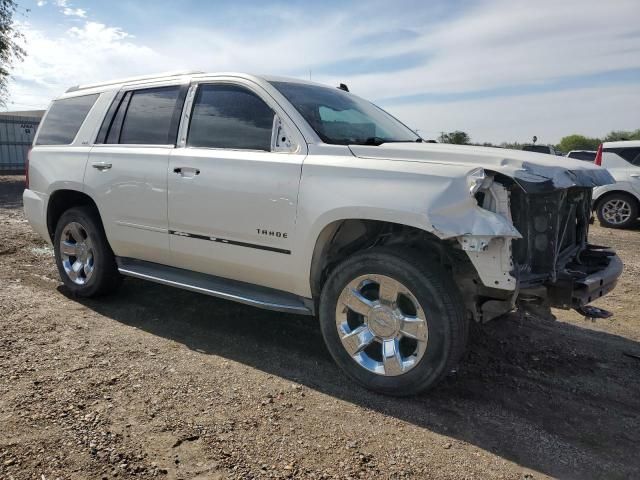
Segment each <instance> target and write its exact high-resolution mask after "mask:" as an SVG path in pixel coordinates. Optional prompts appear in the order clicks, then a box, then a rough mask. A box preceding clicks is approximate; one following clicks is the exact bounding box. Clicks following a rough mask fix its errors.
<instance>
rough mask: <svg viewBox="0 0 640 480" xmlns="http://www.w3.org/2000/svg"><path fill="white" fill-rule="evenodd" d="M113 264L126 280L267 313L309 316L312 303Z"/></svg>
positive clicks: (199, 276)
mask: <svg viewBox="0 0 640 480" xmlns="http://www.w3.org/2000/svg"><path fill="white" fill-rule="evenodd" d="M116 260H117V262H118V270H119V271H120V273H121V274H122V275H127V276H129V277H136V278H141V279H143V280H150V281H152V282H156V283H162V284H163V285H170V286H172V287H177V288H182V289H184V290H190V291H192V292H198V293H204V294H205V295H211V296H212V297H218V298H224V299H225V300H232V301H234V302H239V303H244V304H246V305H251V306H253V307H258V308H264V309H267V310H276V311H278V312H287V313H297V314H300V315H313V306H312V305H313V302H312V301H311V300H310V299H306V298H302V297H298V296H297V295H294V294H292V293H287V292H282V291H280V290H274V289H271V288H266V287H261V286H259V285H252V284H250V283H245V282H238V281H237V280H229V279H226V278H221V277H215V276H213V275H207V274H205V273H198V272H192V271H190V270H183V269H181V268H175V267H168V266H166V265H160V264H158V263H151V262H145V261H143V260H135V259H133V258H123V257H118V258H117V259H116Z"/></svg>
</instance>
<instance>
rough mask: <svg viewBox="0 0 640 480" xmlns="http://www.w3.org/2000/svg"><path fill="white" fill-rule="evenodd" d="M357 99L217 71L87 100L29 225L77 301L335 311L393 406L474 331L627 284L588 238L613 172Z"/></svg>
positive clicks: (52, 157) (44, 178)
mask: <svg viewBox="0 0 640 480" xmlns="http://www.w3.org/2000/svg"><path fill="white" fill-rule="evenodd" d="M345 90H347V89H346V87H344V86H342V88H341V89H338V88H331V87H326V86H323V85H318V84H314V83H310V82H303V81H299V80H292V79H284V78H269V77H256V76H251V75H244V74H217V75H216V74H202V73H185V74H176V75H165V76H160V77H145V78H137V79H129V80H122V81H116V82H111V83H104V84H95V85H86V86H82V87H74V88H71V89H70V90H69V91H68V92H67V93H65V94H64V95H62V96H61V97H60V98H58V99H57V100H55V101H54V102H53V103H52V104H51V106H50V107H49V110H48V111H47V113H46V115H45V117H44V119H43V121H42V123H41V124H40V128H39V131H38V134H37V136H36V139H35V143H34V147H33V149H32V150H31V153H30V165H29V169H28V174H29V175H28V188H27V190H25V193H24V208H25V212H26V215H27V217H28V219H29V221H30V223H31V225H32V226H33V228H34V229H35V230H36V231H37V232H39V233H40V234H41V235H42V236H43V237H44V238H46V239H47V240H48V241H49V242H51V243H52V244H53V246H54V251H55V256H56V262H57V265H58V269H59V271H60V275H61V278H62V280H63V282H64V284H65V285H66V287H67V288H68V289H69V291H71V292H72V293H73V294H75V295H78V296H95V295H99V294H106V293H108V292H111V291H113V290H114V289H115V288H116V287H117V286H118V285H119V284H120V283H121V279H122V275H128V276H133V277H138V278H142V279H147V280H151V281H155V282H160V283H163V284H166V285H171V286H174V287H178V288H184V289H189V290H193V291H196V292H201V293H205V294H209V295H213V296H217V297H220V298H224V299H228V300H234V301H238V302H243V303H246V304H249V305H253V306H257V307H262V308H268V309H273V310H279V311H283V312H291V313H299V314H306V315H315V314H317V315H318V317H319V321H320V324H321V329H322V333H323V336H324V339H325V341H326V344H327V347H328V349H329V351H330V352H331V354H332V356H333V358H334V359H335V360H336V362H337V363H338V364H339V365H340V366H341V367H342V368H343V369H344V371H345V372H346V373H347V374H348V375H350V376H351V377H352V378H353V379H355V380H356V381H358V382H359V383H361V384H362V385H364V386H366V387H368V388H371V389H374V390H377V391H380V392H384V393H388V394H395V395H406V394H412V393H416V392H419V391H421V390H424V389H426V388H428V387H430V386H432V385H434V384H435V383H436V382H437V381H438V380H439V379H441V378H442V377H443V376H445V375H446V374H447V373H449V372H450V371H451V370H452V369H453V368H454V367H455V365H456V363H457V362H458V360H459V359H460V357H461V355H462V354H463V352H464V349H465V345H466V341H467V336H468V324H469V321H477V322H483V321H487V320H490V319H492V318H495V317H497V316H499V315H502V314H504V313H506V312H509V311H511V310H513V309H514V308H521V309H524V310H526V311H529V312H535V313H536V314H545V315H547V314H550V307H551V306H555V307H559V308H566V309H568V308H576V309H578V310H580V311H582V312H583V313H585V314H588V315H598V314H600V313H602V312H598V311H597V310H593V309H587V307H586V304H588V303H589V302H591V301H592V300H595V299H596V298H598V297H600V296H602V295H605V294H606V293H607V292H609V291H610V290H611V289H612V288H613V287H614V286H615V284H616V281H617V279H618V277H619V275H620V273H621V271H622V263H621V262H620V259H619V258H618V257H617V256H616V255H615V253H614V252H612V251H611V250H608V249H606V248H603V247H594V246H592V245H590V244H589V243H588V242H587V231H588V228H589V217H590V206H591V187H592V186H593V185H606V184H609V183H612V182H613V179H612V178H611V176H610V175H609V174H608V173H607V171H606V170H604V169H602V168H599V167H596V166H594V165H593V164H587V163H585V162H579V161H571V160H567V161H565V162H557V161H556V159H555V158H553V157H550V156H549V155H540V154H536V153H528V152H522V151H515V150H504V149H492V148H482V147H474V146H456V145H441V144H432V143H426V142H423V141H422V139H421V138H420V137H419V136H418V135H416V134H415V133H414V132H413V131H412V130H410V129H409V128H407V127H406V126H405V125H403V124H402V123H400V122H399V121H398V120H396V119H395V118H393V117H392V116H390V115H389V114H387V113H386V112H384V111H383V110H381V109H380V108H378V107H376V106H375V105H373V104H371V103H369V102H367V101H365V100H363V99H361V98H359V97H357V96H355V95H353V94H351V93H349V92H348V91H345ZM203 314H205V312H203ZM238 328H242V322H241V321H239V322H238Z"/></svg>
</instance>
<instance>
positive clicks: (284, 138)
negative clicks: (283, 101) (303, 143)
mask: <svg viewBox="0 0 640 480" xmlns="http://www.w3.org/2000/svg"><path fill="white" fill-rule="evenodd" d="M297 150H298V146H297V145H296V144H295V143H294V142H293V140H292V139H291V136H290V135H289V132H288V131H287V127H286V125H285V124H284V123H282V120H280V117H279V116H278V115H277V114H276V115H274V116H273V130H272V131H271V151H272V152H286V153H293V152H295V151H297Z"/></svg>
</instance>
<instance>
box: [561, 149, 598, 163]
mask: <svg viewBox="0 0 640 480" xmlns="http://www.w3.org/2000/svg"><path fill="white" fill-rule="evenodd" d="M567 157H569V158H575V159H576V160H584V161H585V162H593V161H595V159H596V152H595V150H571V151H570V152H569V153H567Z"/></svg>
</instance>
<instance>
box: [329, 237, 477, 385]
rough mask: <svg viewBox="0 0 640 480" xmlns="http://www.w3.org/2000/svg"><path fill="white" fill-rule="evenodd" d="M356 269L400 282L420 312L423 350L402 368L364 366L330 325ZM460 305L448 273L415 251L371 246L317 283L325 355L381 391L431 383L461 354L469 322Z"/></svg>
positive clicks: (360, 382)
mask: <svg viewBox="0 0 640 480" xmlns="http://www.w3.org/2000/svg"><path fill="white" fill-rule="evenodd" d="M362 275H384V276H386V277H391V278H392V279H394V280H396V281H398V282H400V283H401V284H402V285H404V286H405V287H406V288H408V289H409V290H410V292H411V294H412V295H413V296H414V297H415V299H417V301H418V302H419V304H420V306H421V307H422V309H423V310H424V312H425V317H426V319H427V328H428V339H427V343H426V350H425V351H424V354H423V356H422V358H421V359H420V360H419V361H418V362H417V364H415V366H413V367H412V368H411V369H409V370H408V371H407V372H405V373H401V374H399V375H396V376H385V375H380V374H377V373H374V372H372V371H370V370H367V369H366V368H364V367H363V366H361V365H360V364H359V363H358V362H357V361H355V360H354V358H352V357H351V355H350V354H349V353H348V352H347V350H346V349H345V347H344V346H343V344H342V341H341V340H340V335H339V333H338V328H337V326H336V307H337V302H338V299H339V297H340V295H341V293H342V291H343V289H344V288H345V287H346V286H347V285H348V284H349V283H350V282H351V281H353V280H354V279H357V278H358V277H360V276H362ZM463 305H464V303H463V300H462V296H461V294H460V292H459V290H458V288H457V286H456V285H455V283H454V281H453V279H452V278H451V276H450V275H449V274H448V273H447V272H446V271H445V270H444V269H443V268H442V267H441V266H440V265H438V264H437V262H434V261H432V260H429V259H427V258H426V257H424V256H422V255H420V254H418V253H410V252H407V251H404V250H399V249H393V248H386V247H382V248H374V249H371V250H366V251H363V252H360V253H357V254H355V255H353V256H352V257H350V258H349V259H347V260H345V261H344V262H342V263H341V264H339V265H338V266H337V267H336V268H335V269H334V270H333V272H332V273H331V275H330V276H329V278H328V279H327V282H326V283H325V285H324V287H323V289H322V294H321V298H320V327H321V330H322V335H323V337H324V340H325V342H326V345H327V348H328V349H329V352H330V353H331V356H332V357H333V358H334V360H335V361H336V363H337V364H338V365H339V366H340V367H341V368H342V369H343V370H344V372H345V373H346V374H347V375H348V376H349V377H351V378H352V379H353V380H355V381H356V382H358V383H359V384H360V385H362V386H364V387H365V388H367V389H370V390H374V391H376V392H380V393H383V394H387V395H395V396H406V395H414V394H417V393H420V392H423V391H425V390H427V389H429V388H431V387H433V386H434V385H436V384H437V383H438V382H439V381H440V380H442V379H443V378H444V377H445V376H446V375H447V374H449V373H450V372H451V371H452V370H453V369H454V368H455V367H456V366H457V364H458V362H459V361H460V359H461V358H462V355H463V354H464V351H465V348H466V342H467V337H468V326H469V325H468V321H467V319H466V317H465V310H464V307H463Z"/></svg>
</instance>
